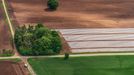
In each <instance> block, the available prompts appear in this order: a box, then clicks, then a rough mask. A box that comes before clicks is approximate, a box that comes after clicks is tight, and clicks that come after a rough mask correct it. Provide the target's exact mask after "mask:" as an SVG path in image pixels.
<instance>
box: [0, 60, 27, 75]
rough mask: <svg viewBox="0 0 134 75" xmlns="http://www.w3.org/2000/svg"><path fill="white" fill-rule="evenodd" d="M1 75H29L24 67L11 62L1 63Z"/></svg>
mask: <svg viewBox="0 0 134 75" xmlns="http://www.w3.org/2000/svg"><path fill="white" fill-rule="evenodd" d="M0 75H28V74H27V72H25V70H24V67H22V66H20V64H19V63H16V62H11V61H0Z"/></svg>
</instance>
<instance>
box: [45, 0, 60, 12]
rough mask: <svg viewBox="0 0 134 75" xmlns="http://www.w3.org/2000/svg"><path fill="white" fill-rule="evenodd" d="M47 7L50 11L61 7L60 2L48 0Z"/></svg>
mask: <svg viewBox="0 0 134 75" xmlns="http://www.w3.org/2000/svg"><path fill="white" fill-rule="evenodd" d="M47 6H48V8H49V9H52V10H56V9H57V7H58V6H59V3H58V0H48V2H47Z"/></svg>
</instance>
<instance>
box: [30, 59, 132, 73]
mask: <svg viewBox="0 0 134 75" xmlns="http://www.w3.org/2000/svg"><path fill="white" fill-rule="evenodd" d="M28 61H29V63H30V64H31V66H32V67H33V69H34V70H35V72H36V73H37V75H133V74H134V56H98V57H97V56H94V57H71V58H70V59H69V60H63V58H40V59H37V58H36V59H34V58H33V59H28Z"/></svg>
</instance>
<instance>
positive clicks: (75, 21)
mask: <svg viewBox="0 0 134 75" xmlns="http://www.w3.org/2000/svg"><path fill="white" fill-rule="evenodd" d="M9 2H10V3H11V5H12V7H13V8H12V9H13V12H14V15H15V16H16V20H17V21H18V23H19V24H20V25H23V24H27V23H37V22H42V23H44V24H46V25H47V26H48V27H51V28H128V27H134V10H133V9H134V0H59V2H60V5H59V8H58V10H57V11H49V10H48V9H47V5H46V4H47V0H9Z"/></svg>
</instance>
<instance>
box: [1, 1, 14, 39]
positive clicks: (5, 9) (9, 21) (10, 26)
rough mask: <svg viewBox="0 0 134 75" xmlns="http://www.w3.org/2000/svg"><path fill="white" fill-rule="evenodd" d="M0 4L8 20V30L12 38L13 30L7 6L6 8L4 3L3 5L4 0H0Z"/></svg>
mask: <svg viewBox="0 0 134 75" xmlns="http://www.w3.org/2000/svg"><path fill="white" fill-rule="evenodd" d="M2 5H3V8H4V11H5V14H6V18H7V21H8V25H9V28H10V31H11V35H12V38H13V39H14V30H13V27H12V23H11V20H10V18H9V14H8V12H7V8H6V5H5V0H2Z"/></svg>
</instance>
